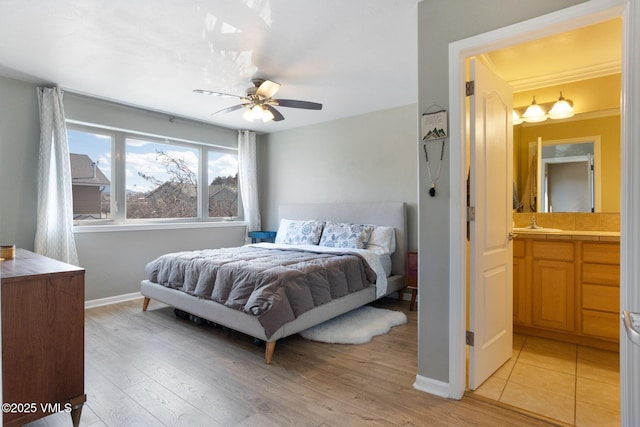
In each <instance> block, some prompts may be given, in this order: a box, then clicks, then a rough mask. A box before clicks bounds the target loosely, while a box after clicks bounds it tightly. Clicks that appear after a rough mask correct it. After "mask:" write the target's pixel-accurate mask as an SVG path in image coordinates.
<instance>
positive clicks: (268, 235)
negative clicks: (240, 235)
mask: <svg viewBox="0 0 640 427" xmlns="http://www.w3.org/2000/svg"><path fill="white" fill-rule="evenodd" d="M247 236H249V237H250V238H251V243H258V242H269V243H273V242H275V241H276V232H275V231H250V232H248V233H247Z"/></svg>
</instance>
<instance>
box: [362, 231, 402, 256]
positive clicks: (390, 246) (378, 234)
mask: <svg viewBox="0 0 640 427" xmlns="http://www.w3.org/2000/svg"><path fill="white" fill-rule="evenodd" d="M366 249H368V250H370V251H373V252H375V253H378V254H392V253H394V252H395V251H396V230H395V228H393V227H385V226H380V225H378V226H376V227H375V228H374V229H373V231H372V232H371V237H370V238H369V243H368V244H367V247H366Z"/></svg>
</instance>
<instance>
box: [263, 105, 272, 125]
mask: <svg viewBox="0 0 640 427" xmlns="http://www.w3.org/2000/svg"><path fill="white" fill-rule="evenodd" d="M263 110H264V111H263V113H262V121H263V122H264V123H266V122H268V121H270V120H273V117H274V116H273V113H272V112H271V111H269V110H268V109H267V108H264V107H263Z"/></svg>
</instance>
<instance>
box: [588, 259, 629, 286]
mask: <svg viewBox="0 0 640 427" xmlns="http://www.w3.org/2000/svg"><path fill="white" fill-rule="evenodd" d="M582 283H591V284H594V285H609V286H620V267H619V266H617V265H609V264H591V263H584V264H582Z"/></svg>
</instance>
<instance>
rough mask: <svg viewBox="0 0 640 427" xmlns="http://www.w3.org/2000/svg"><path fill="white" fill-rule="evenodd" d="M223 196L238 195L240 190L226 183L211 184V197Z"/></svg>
mask: <svg viewBox="0 0 640 427" xmlns="http://www.w3.org/2000/svg"><path fill="white" fill-rule="evenodd" d="M221 197H227V198H228V197H238V192H237V191H236V190H235V189H234V188H231V187H229V186H227V185H224V184H211V185H210V186H209V198H210V199H211V198H214V199H215V198H221Z"/></svg>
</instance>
